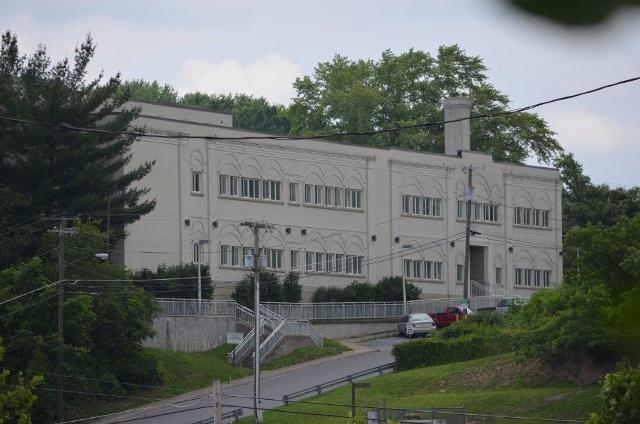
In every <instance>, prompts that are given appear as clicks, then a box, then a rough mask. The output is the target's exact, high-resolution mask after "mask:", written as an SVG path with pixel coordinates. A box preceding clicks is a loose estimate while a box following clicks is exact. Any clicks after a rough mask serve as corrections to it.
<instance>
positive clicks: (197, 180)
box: [191, 171, 202, 193]
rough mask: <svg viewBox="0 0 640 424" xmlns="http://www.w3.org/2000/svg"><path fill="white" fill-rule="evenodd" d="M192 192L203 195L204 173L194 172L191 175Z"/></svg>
mask: <svg viewBox="0 0 640 424" xmlns="http://www.w3.org/2000/svg"><path fill="white" fill-rule="evenodd" d="M191 191H192V192H193V193H202V172H197V171H193V172H192V173H191Z"/></svg>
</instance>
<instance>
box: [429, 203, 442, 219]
mask: <svg viewBox="0 0 640 424" xmlns="http://www.w3.org/2000/svg"><path fill="white" fill-rule="evenodd" d="M441 205H442V199H431V215H433V216H441V214H442V211H441Z"/></svg>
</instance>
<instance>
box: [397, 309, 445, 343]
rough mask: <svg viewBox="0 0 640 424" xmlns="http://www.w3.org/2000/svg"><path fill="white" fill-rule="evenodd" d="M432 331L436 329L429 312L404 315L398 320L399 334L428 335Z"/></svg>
mask: <svg viewBox="0 0 640 424" xmlns="http://www.w3.org/2000/svg"><path fill="white" fill-rule="evenodd" d="M434 331H436V322H435V321H434V320H433V318H431V317H430V316H429V314H423V313H417V314H409V315H405V316H403V317H402V318H401V319H400V322H398V334H399V335H401V336H406V337H413V336H430V335H431V333H433V332H434Z"/></svg>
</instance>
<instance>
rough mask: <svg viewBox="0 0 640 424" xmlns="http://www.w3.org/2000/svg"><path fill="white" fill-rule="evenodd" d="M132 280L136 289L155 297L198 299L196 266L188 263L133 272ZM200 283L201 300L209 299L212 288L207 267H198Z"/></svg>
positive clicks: (211, 294)
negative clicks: (139, 288) (141, 289)
mask: <svg viewBox="0 0 640 424" xmlns="http://www.w3.org/2000/svg"><path fill="white" fill-rule="evenodd" d="M133 279H134V282H135V284H136V285H137V286H138V287H141V288H143V289H144V290H146V291H148V292H150V293H153V295H154V296H156V297H160V298H162V297H171V298H178V299H197V298H198V264H194V263H188V264H181V265H172V266H169V265H167V264H162V265H159V266H158V268H157V270H156V271H155V272H153V271H152V270H150V269H149V268H142V269H140V270H138V271H134V272H133ZM136 280H137V281H136ZM200 281H201V287H202V298H203V299H211V298H212V297H213V288H212V286H211V278H210V276H209V266H208V265H205V264H201V265H200Z"/></svg>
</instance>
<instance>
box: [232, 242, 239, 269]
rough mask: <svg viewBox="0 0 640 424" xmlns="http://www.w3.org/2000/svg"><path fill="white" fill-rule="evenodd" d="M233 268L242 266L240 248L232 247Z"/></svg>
mask: <svg viewBox="0 0 640 424" xmlns="http://www.w3.org/2000/svg"><path fill="white" fill-rule="evenodd" d="M231 266H240V246H233V247H231Z"/></svg>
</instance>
